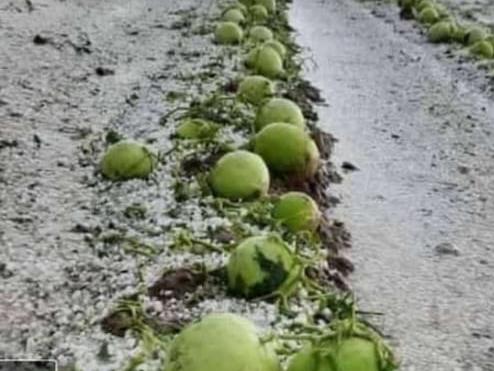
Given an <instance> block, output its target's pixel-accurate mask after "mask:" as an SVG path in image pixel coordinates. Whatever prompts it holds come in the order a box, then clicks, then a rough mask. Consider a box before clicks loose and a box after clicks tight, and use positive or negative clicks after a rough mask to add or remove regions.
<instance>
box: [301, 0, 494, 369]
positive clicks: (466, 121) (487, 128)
mask: <svg viewBox="0 0 494 371" xmlns="http://www.w3.org/2000/svg"><path fill="white" fill-rule="evenodd" d="M292 23H293V25H294V26H295V27H296V28H297V29H298V31H299V38H298V41H299V42H300V44H302V45H303V46H305V47H307V48H309V49H308V51H307V56H310V57H311V60H310V61H309V62H308V63H307V66H308V72H307V74H308V76H309V77H310V79H311V80H312V81H313V83H314V84H315V85H316V86H318V87H320V88H322V90H323V95H324V96H325V98H326V99H327V101H328V107H321V108H320V115H321V116H322V121H323V122H325V125H326V128H327V129H328V130H330V131H331V132H332V133H333V134H334V135H335V136H336V137H337V138H338V139H339V143H338V144H337V146H336V153H335V161H336V162H337V163H339V164H341V163H342V162H343V161H349V162H350V163H352V164H355V165H356V166H357V167H358V169H359V170H358V171H353V172H348V173H347V175H346V176H345V180H344V182H343V184H342V185H341V186H338V187H335V188H334V190H333V192H335V194H336V195H337V196H340V197H341V198H342V203H341V205H340V206H339V207H338V208H337V209H336V211H335V214H336V216H338V217H339V218H341V219H342V220H343V221H344V222H346V223H347V224H348V226H349V229H350V230H351V232H352V235H353V240H354V248H353V251H352V253H351V255H352V257H353V259H354V261H355V262H356V264H357V269H356V273H355V274H354V276H353V283H354V288H355V290H356V295H357V297H359V298H360V299H361V301H360V302H361V306H362V307H363V308H364V309H365V310H370V311H373V310H376V311H383V312H384V316H383V317H382V319H381V320H380V322H381V323H382V326H383V329H384V332H385V333H386V334H390V335H391V336H392V338H393V342H394V343H395V344H397V345H398V348H399V352H400V353H401V355H402V358H403V366H402V369H403V370H441V371H443V370H444V371H446V370H485V371H487V370H493V369H494V347H493V340H492V339H493V338H494V325H493V322H492V318H494V273H493V272H494V251H493V249H492V241H494V230H493V228H492V225H494V191H493V190H494V179H493V174H494V166H493V157H494V144H493V140H492V133H493V130H494V126H493V125H494V108H493V107H494V104H493V102H492V100H491V99H490V98H489V95H490V94H491V91H490V88H491V86H490V85H489V84H488V83H486V80H482V78H481V77H480V76H481V75H482V72H480V71H479V70H477V68H476V67H475V66H473V65H468V64H467V65H465V64H458V62H457V61H456V60H455V59H450V58H447V55H445V54H444V51H445V49H446V48H445V47H443V46H439V47H437V46H433V45H430V44H427V43H425V38H424V37H423V36H421V35H420V34H419V32H418V30H417V29H414V28H413V27H412V23H409V22H404V21H401V20H399V17H398V10H397V8H396V5H394V4H393V5H392V4H388V5H376V3H375V2H368V3H360V2H356V1H353V0H352V1H346V0H335V1H319V0H307V1H304V2H297V1H296V2H295V3H294V6H293V9H292ZM472 76H476V77H475V78H472ZM347 168H348V166H347ZM378 321H379V319H378Z"/></svg>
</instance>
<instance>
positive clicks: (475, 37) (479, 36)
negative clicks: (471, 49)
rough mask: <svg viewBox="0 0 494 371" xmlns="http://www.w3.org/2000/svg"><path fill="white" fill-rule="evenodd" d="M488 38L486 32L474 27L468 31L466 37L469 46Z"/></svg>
mask: <svg viewBox="0 0 494 371" xmlns="http://www.w3.org/2000/svg"><path fill="white" fill-rule="evenodd" d="M485 38H486V34H485V32H484V30H482V29H481V28H478V27H473V28H470V29H468V30H467V32H466V35H465V42H466V44H467V45H473V44H475V43H477V42H479V41H482V40H484V39H485Z"/></svg>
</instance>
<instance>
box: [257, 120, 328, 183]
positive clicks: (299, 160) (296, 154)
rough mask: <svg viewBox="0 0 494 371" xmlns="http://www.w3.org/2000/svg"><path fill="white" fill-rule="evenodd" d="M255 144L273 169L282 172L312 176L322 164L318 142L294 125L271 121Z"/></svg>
mask: <svg viewBox="0 0 494 371" xmlns="http://www.w3.org/2000/svg"><path fill="white" fill-rule="evenodd" d="M254 148H255V152H256V153H257V154H259V155H260V156H261V157H262V158H263V159H264V161H265V162H266V164H267V165H268V167H269V169H271V170H272V171H273V172H275V173H278V174H280V175H291V176H296V177H301V178H311V177H313V176H314V175H315V173H316V172H317V170H318V168H319V164H320V155H319V150H318V148H317V146H316V144H315V143H314V141H313V140H312V139H311V138H310V136H309V135H308V134H307V133H306V132H305V131H304V130H303V129H301V128H299V127H296V126H294V125H290V124H286V123H274V124H269V125H268V126H266V127H265V128H264V129H262V130H261V131H260V132H259V133H258V134H257V135H256V137H255V139H254Z"/></svg>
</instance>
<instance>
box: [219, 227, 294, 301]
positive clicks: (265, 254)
mask: <svg viewBox="0 0 494 371" xmlns="http://www.w3.org/2000/svg"><path fill="white" fill-rule="evenodd" d="M299 269H300V268H299V267H298V265H297V264H296V263H295V261H294V258H293V255H292V252H290V250H289V248H288V246H287V245H286V244H285V242H283V240H281V238H280V237H279V236H277V235H268V236H257V237H250V238H247V239H246V240H244V241H242V242H241V243H240V244H239V245H238V246H237V247H236V248H235V250H234V251H233V252H232V254H231V255H230V258H229V260H228V265H227V276H228V287H229V290H230V291H231V292H232V293H233V294H234V295H237V296H241V297H245V298H256V297H260V296H265V295H269V294H273V293H274V292H276V291H284V289H288V286H289V285H290V283H292V282H293V281H294V280H293V278H294V277H295V276H296V275H298V274H299Z"/></svg>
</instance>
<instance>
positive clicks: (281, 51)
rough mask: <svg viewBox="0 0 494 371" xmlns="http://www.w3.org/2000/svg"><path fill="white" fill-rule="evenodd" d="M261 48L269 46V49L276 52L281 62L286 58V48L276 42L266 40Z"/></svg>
mask: <svg viewBox="0 0 494 371" xmlns="http://www.w3.org/2000/svg"><path fill="white" fill-rule="evenodd" d="M263 46H269V47H270V48H273V49H274V50H276V52H277V53H278V54H279V56H280V57H281V59H282V60H284V59H285V58H286V47H285V45H283V44H282V43H280V42H279V41H278V40H274V39H273V40H268V41H266V42H265V43H264V44H263Z"/></svg>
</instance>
